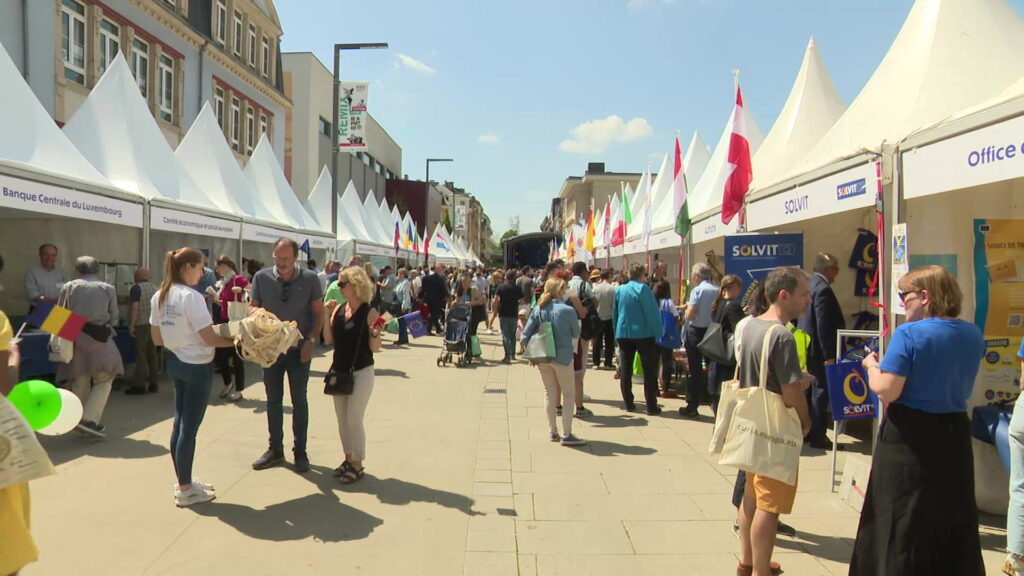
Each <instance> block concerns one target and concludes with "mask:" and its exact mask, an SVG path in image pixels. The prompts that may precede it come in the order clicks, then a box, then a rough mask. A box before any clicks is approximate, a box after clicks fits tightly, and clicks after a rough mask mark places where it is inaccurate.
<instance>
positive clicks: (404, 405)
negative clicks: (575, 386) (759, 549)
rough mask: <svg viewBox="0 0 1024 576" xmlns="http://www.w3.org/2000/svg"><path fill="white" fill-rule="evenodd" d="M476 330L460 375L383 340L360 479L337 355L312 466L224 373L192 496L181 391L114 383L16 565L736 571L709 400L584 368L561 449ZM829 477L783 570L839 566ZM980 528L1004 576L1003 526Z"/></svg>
mask: <svg viewBox="0 0 1024 576" xmlns="http://www.w3.org/2000/svg"><path fill="white" fill-rule="evenodd" d="M481 340H482V342H483V344H484V356H485V358H484V362H482V363H475V364H473V365H472V366H469V367H465V368H455V367H454V366H451V365H449V366H448V367H444V368H442V367H438V366H436V362H435V361H436V358H437V355H438V352H439V348H440V344H441V341H440V339H439V338H437V337H433V336H430V337H424V338H420V339H418V340H414V341H413V342H412V343H411V344H410V345H409V346H408V347H402V348H398V347H395V346H392V345H385V349H384V351H383V352H381V353H379V354H378V355H377V356H376V369H377V370H376V373H377V375H376V383H375V385H374V391H373V397H372V399H371V401H370V406H369V409H368V413H367V422H366V427H367V436H368V448H367V459H366V466H367V468H366V470H367V475H366V476H365V477H364V478H363V479H362V480H361V481H360V482H358V483H356V484H354V485H352V486H342V485H340V484H339V483H338V482H337V481H336V479H335V478H333V477H332V475H331V470H332V469H333V468H334V467H336V466H337V465H338V464H339V463H340V462H341V460H342V458H343V456H342V453H341V444H340V441H339V438H338V432H337V421H336V419H335V415H334V410H333V406H332V403H331V401H330V399H329V398H327V397H325V396H323V395H322V394H321V393H320V389H321V382H322V378H323V375H324V373H325V371H326V370H327V368H328V367H329V365H330V356H329V352H328V351H326V350H318V352H320V354H319V356H318V357H316V358H315V359H314V361H313V370H312V376H311V379H310V385H309V399H310V428H309V455H310V458H311V460H312V462H313V466H312V470H311V471H310V472H309V473H307V474H304V475H300V474H296V473H295V472H293V471H292V470H291V468H290V465H285V466H281V467H278V468H274V469H270V470H265V471H259V472H257V471H254V470H252V468H251V467H250V463H251V462H252V460H254V459H255V458H256V457H258V456H259V455H260V454H261V453H262V452H263V451H264V450H265V448H266V415H265V402H264V401H265V394H264V391H263V386H262V384H260V383H259V379H260V375H259V370H258V369H257V367H256V366H254V365H248V366H247V371H248V375H249V381H250V388H248V389H247V390H246V391H245V392H244V395H245V399H244V400H242V401H240V402H238V403H237V404H229V403H224V402H223V401H222V400H220V399H218V397H217V396H218V392H219V389H220V385H219V383H215V385H214V388H215V390H214V392H213V394H212V396H211V404H210V408H209V410H208V412H207V414H206V419H205V421H204V423H203V426H202V428H201V430H200V434H199V441H198V445H197V453H196V460H195V469H196V474H197V475H198V476H200V477H201V478H202V479H203V480H205V481H208V482H212V483H214V484H215V485H216V488H217V494H218V498H217V500H216V501H214V502H211V503H208V504H203V505H199V506H195V507H193V508H189V509H178V508H176V507H175V506H174V501H173V497H172V489H173V483H174V476H173V471H172V467H171V461H170V458H169V456H168V450H167V448H166V444H167V441H168V438H169V435H170V427H171V417H172V415H173V411H172V406H171V402H172V393H171V386H170V385H169V384H168V383H164V385H163V386H162V388H161V391H160V392H159V393H158V394H155V395H149V396H144V397H131V396H125V395H124V394H122V393H120V392H117V391H115V392H114V393H112V396H111V401H110V404H109V406H108V409H107V413H106V416H105V418H104V423H105V424H106V426H107V428H108V434H109V437H108V438H107V439H106V440H103V441H97V440H89V439H85V438H81V437H78V436H75V435H74V434H69V435H67V436H64V437H60V438H44V440H43V442H44V445H45V446H46V448H47V449H48V451H49V452H50V455H51V457H52V458H53V460H54V463H55V464H57V469H58V474H57V475H56V476H53V477H50V478H46V479H42V480H40V481H37V482H34V483H33V484H32V495H33V501H32V504H33V533H34V536H35V538H36V541H37V544H38V545H39V548H40V550H41V559H40V561H39V562H38V563H37V564H34V565H32V566H30V567H29V568H27V569H25V570H24V571H23V572H22V574H23V575H24V576H40V575H61V576H63V575H122V574H123V575H140V576H141V575H146V576H151V575H159V574H175V575H182V574H187V575H206V574H211V575H213V574H216V575H226V576H230V575H235V574H238V575H245V576H256V575H292V574H332V575H334V574H339V573H343V574H367V575H410V574H423V575H435V574H436V575H456V576H457V575H460V574H465V575H474V576H476V575H487V576H504V575H520V576H534V575H536V576H549V575H575V574H585V575H587V576H602V575H606V574H607V575H615V576H618V575H621V574H635V575H661V574H684V575H689V574H693V575H703V574H713V575H718V574H721V575H731V574H734V573H735V567H736V563H737V551H738V547H739V542H738V541H737V540H736V538H735V537H734V536H733V534H732V528H731V526H732V521H733V520H734V518H735V510H734V509H733V508H732V506H731V504H730V495H731V491H732V484H733V479H734V478H735V471H734V470H733V469H731V468H727V467H723V466H718V465H717V463H716V462H715V460H714V459H713V458H711V457H709V456H707V452H706V446H707V443H708V440H709V439H710V435H711V427H712V424H711V422H712V420H711V412H710V410H709V409H707V408H706V407H704V408H702V409H701V414H702V417H701V419H700V420H699V421H692V420H686V419H683V418H681V417H680V416H679V414H678V412H677V408H678V407H679V406H680V405H681V403H682V402H681V401H680V400H675V399H664V400H662V401H661V402H662V404H663V407H664V409H665V411H664V413H663V414H662V415H661V416H656V417H650V416H646V415H644V414H642V413H632V414H630V413H626V412H624V411H623V410H622V409H621V407H620V406H621V401H620V400H619V398H620V396H619V391H618V381H616V380H614V379H613V374H612V372H608V371H593V370H591V371H588V373H587V380H586V394H587V395H588V396H589V398H590V399H589V400H587V402H586V405H587V407H588V408H590V409H591V410H593V411H594V416H593V417H592V418H589V419H587V420H586V421H581V420H576V422H575V424H574V432H575V433H576V434H577V435H579V436H581V437H583V438H585V439H586V440H588V441H589V443H588V444H587V445H586V446H584V447H579V448H568V447H562V446H560V445H559V444H557V443H553V442H550V440H549V438H548V430H547V423H546V419H545V416H544V408H543V406H544V392H543V386H542V385H541V384H540V379H539V377H538V375H537V372H536V370H535V369H533V368H530V367H529V366H528V365H526V363H524V362H518V363H516V364H513V365H510V366H506V365H503V364H500V363H498V362H497V360H498V359H499V358H500V357H501V356H502V352H501V343H500V338H499V337H497V336H492V335H482V337H481ZM215 381H216V382H219V377H217V376H215ZM638 397H641V398H642V394H639V387H638ZM285 402H286V406H287V403H288V400H287V398H286V401H285ZM285 410H286V416H285V441H286V444H287V443H288V442H290V441H291V432H290V425H289V423H290V421H291V419H290V415H289V412H290V411H289V409H288V408H287V407H286V409H285ZM851 440H852V439H849V438H844V441H851ZM862 444H863V443H862ZM844 458H845V455H841V456H840V458H839V462H840V465H841V464H842V463H843V461H844ZM289 460H290V453H289ZM828 474H829V459H828V457H827V456H826V455H824V454H822V453H821V452H817V451H809V452H808V453H807V455H805V456H804V458H803V460H802V462H801V473H800V493H799V495H798V497H797V503H796V507H795V509H794V514H793V515H791V516H787V517H785V518H784V520H785V521H786V522H787V523H790V524H792V525H793V526H794V527H796V529H797V530H798V531H799V536H798V537H797V538H780V539H779V542H778V545H777V548H776V557H775V559H776V560H778V561H779V562H781V563H782V565H783V568H784V569H785V570H786V573H787V574H793V575H799V576H804V575H807V576H814V575H829V574H846V569H847V562H848V560H849V556H850V553H851V550H852V543H853V537H854V536H855V534H856V527H857V517H858V514H857V512H856V511H855V510H854V509H852V508H851V507H850V506H848V505H847V504H845V503H844V502H842V501H841V500H840V499H839V496H838V495H837V494H833V493H830V492H829V489H828V486H829V485H828ZM983 532H984V533H983V544H984V545H985V547H986V552H985V560H986V564H987V566H988V572H989V573H990V574H997V573H999V567H1000V565H1001V562H1002V557H1003V556H1002V554H1001V553H1000V552H999V551H998V549H999V548H1001V547H1002V546H1003V545H1004V534H1005V533H1004V532H1003V531H1002V530H1000V529H998V528H986V529H984V530H983Z"/></svg>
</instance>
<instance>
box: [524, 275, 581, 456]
mask: <svg viewBox="0 0 1024 576" xmlns="http://www.w3.org/2000/svg"><path fill="white" fill-rule="evenodd" d="M566 286H567V284H566V282H565V280H563V279H561V278H558V277H556V276H551V277H550V278H549V279H548V280H547V281H546V282H545V283H544V292H543V293H542V294H541V296H540V299H539V300H538V301H537V306H536V308H534V309H533V314H531V315H530V319H529V320H527V321H526V328H524V329H523V343H524V345H526V346H528V345H529V342H530V338H532V337H533V336H534V335H535V334H536V333H537V329H538V328H540V324H541V322H549V323H550V326H551V328H550V329H551V331H552V332H551V333H552V335H553V336H554V340H555V357H554V358H553V359H552V360H551V362H548V363H546V364H536V363H534V362H530V364H531V365H533V366H536V367H537V371H538V372H540V377H541V380H543V382H544V390H545V392H546V393H547V416H548V427H549V429H550V434H551V441H552V442H558V441H561V442H562V446H581V445H583V444H586V441H585V440H583V439H582V438H577V437H576V436H574V435H573V433H572V417H573V414H572V411H571V410H563V411H562V435H561V437H560V436H559V435H558V427H557V425H556V420H555V416H556V414H555V411H556V406H557V404H558V395H559V390H561V396H562V405H563V406H575V405H576V383H575V377H574V375H573V369H572V357H573V351H574V350H575V348H576V346H575V342H576V340H577V339H578V338H579V337H580V321H579V317H578V316H577V315H576V310H575V309H574V308H573V307H572V306H570V305H568V304H566V303H565V302H563V301H562V298H563V297H564V296H565V289H566Z"/></svg>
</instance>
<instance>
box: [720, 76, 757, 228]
mask: <svg viewBox="0 0 1024 576" xmlns="http://www.w3.org/2000/svg"><path fill="white" fill-rule="evenodd" d="M732 116H733V118H732V137H731V138H730V139H729V179H728V180H726V181H725V190H724V191H723V193H722V222H724V223H725V224H728V223H729V222H731V221H732V218H733V216H735V215H737V214H740V224H741V225H742V224H744V219H745V218H744V216H743V214H742V213H741V212H742V209H743V199H744V198H745V197H746V195H747V190H749V189H750V182H751V181H752V180H753V179H754V169H753V166H752V164H751V162H750V140H749V139H748V138H747V119H746V114H745V113H744V110H743V92H742V91H741V90H740V86H739V83H737V84H736V109H735V110H734V111H733V115H732Z"/></svg>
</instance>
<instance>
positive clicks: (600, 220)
mask: <svg viewBox="0 0 1024 576" xmlns="http://www.w3.org/2000/svg"><path fill="white" fill-rule="evenodd" d="M611 200H612V199H611V198H608V199H607V200H605V201H604V202H605V203H604V204H602V205H601V206H600V207H599V211H598V212H595V213H594V248H595V249H597V248H598V247H600V246H604V211H605V209H606V207H607V205H608V203H609V202H611Z"/></svg>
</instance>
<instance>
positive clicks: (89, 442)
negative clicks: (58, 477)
mask: <svg viewBox="0 0 1024 576" xmlns="http://www.w3.org/2000/svg"><path fill="white" fill-rule="evenodd" d="M169 441H170V440H169V439H168V442H169ZM40 444H42V445H43V448H45V449H46V453H47V454H48V455H49V456H50V461H52V462H53V464H54V466H59V465H61V464H64V463H65V462H70V461H72V460H74V459H76V458H78V457H80V456H86V455H88V456H92V457H94V458H128V459H136V458H160V457H164V456H166V455H167V454H169V453H170V450H169V449H168V448H167V446H164V445H161V444H154V443H152V442H150V441H149V440H137V439H135V438H125V437H123V436H122V437H117V436H107V438H106V439H105V440H101V439H98V438H91V437H87V436H81V435H79V434H78V433H77V432H71V433H69V434H65V435H63V436H57V437H40Z"/></svg>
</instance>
